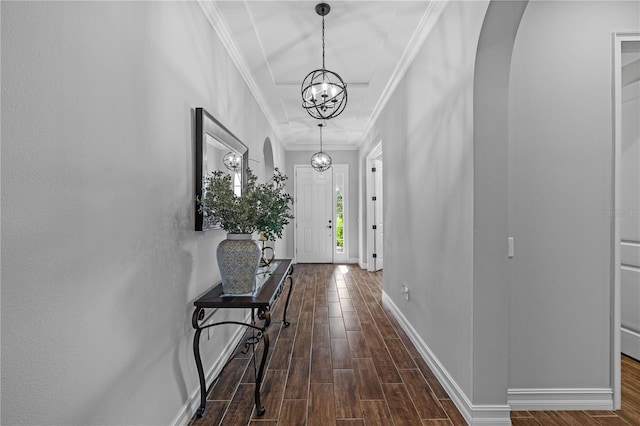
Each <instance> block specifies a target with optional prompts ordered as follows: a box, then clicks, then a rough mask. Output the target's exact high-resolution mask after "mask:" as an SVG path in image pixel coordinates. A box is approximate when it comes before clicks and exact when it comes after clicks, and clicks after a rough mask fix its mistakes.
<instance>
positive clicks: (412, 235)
mask: <svg viewBox="0 0 640 426" xmlns="http://www.w3.org/2000/svg"><path fill="white" fill-rule="evenodd" d="M487 5H488V2H452V3H450V4H448V5H447V6H446V8H445V10H444V11H443V12H442V15H441V16H440V20H439V21H438V23H437V24H436V25H435V27H434V28H433V30H432V32H431V34H430V35H429V37H428V38H427V40H426V42H425V44H424V45H423V46H422V48H421V50H420V52H419V53H418V55H417V56H416V58H415V61H414V63H413V64H412V65H411V67H410V68H409V70H408V71H407V73H406V75H405V77H404V78H403V79H402V81H401V82H400V84H399V85H398V87H397V89H396V91H395V93H394V94H393V96H392V97H391V99H390V100H389V103H388V104H387V106H386V107H385V109H384V111H383V112H382V114H381V115H380V117H379V119H378V120H377V121H376V125H375V127H374V129H373V130H372V132H371V135H370V136H369V138H368V139H369V141H370V142H371V143H376V142H377V141H379V140H382V143H383V161H384V179H385V181H384V196H385V201H384V215H383V217H384V223H385V225H384V226H385V234H384V244H385V251H384V256H385V260H384V262H385V271H384V291H385V292H386V293H387V294H388V295H389V296H390V297H391V299H392V300H393V301H394V303H395V304H396V305H397V306H398V308H399V309H400V310H401V311H402V313H403V315H404V316H405V317H406V318H407V320H408V321H409V322H410V323H411V324H412V325H413V327H414V328H415V330H416V332H417V333H418V334H419V335H420V337H421V338H422V339H423V341H424V342H425V343H426V344H427V345H428V346H429V348H430V349H431V350H432V351H433V353H434V354H435V356H436V357H437V358H438V359H439V360H440V362H441V363H442V364H443V365H444V367H445V369H446V370H447V371H448V373H449V374H450V375H451V377H452V378H453V380H455V382H456V383H457V384H458V386H459V387H460V388H461V389H462V391H463V392H464V393H465V394H466V395H467V396H468V397H469V398H471V386H472V357H473V352H472V338H473V323H472V319H473V309H472V303H473V120H472V117H473V70H474V62H475V54H476V48H477V44H478V38H479V34H480V28H481V25H482V20H483V18H484V14H485V11H486V9H487ZM363 153H364V155H366V148H364V149H363ZM361 179H364V175H363V176H362V177H361ZM403 284H406V285H407V286H408V287H409V290H410V294H411V296H410V300H409V301H408V302H407V301H405V300H404V297H403V296H402V294H401V293H400V290H401V286H402V285H403Z"/></svg>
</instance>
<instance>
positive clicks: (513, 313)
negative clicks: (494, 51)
mask: <svg viewBox="0 0 640 426" xmlns="http://www.w3.org/2000/svg"><path fill="white" fill-rule="evenodd" d="M638 7H639V3H638V2H591V1H585V2H538V1H536V2H530V3H529V6H528V7H527V9H526V11H525V13H524V16H523V18H522V23H521V25H520V28H519V31H518V35H517V38H516V44H515V47H514V53H513V60H512V64H511V80H510V93H509V96H510V103H511V107H510V116H509V128H510V146H509V150H510V151H509V155H510V170H509V186H510V193H509V199H510V202H509V228H510V230H509V232H510V234H511V235H512V236H514V237H515V241H516V244H515V258H514V259H513V260H512V262H511V271H510V273H511V277H510V281H511V287H510V326H511V328H510V345H511V354H510V371H509V386H510V388H540V389H557V388H565V389H576V388H594V389H598V388H601V389H606V388H610V386H611V383H610V380H611V374H610V344H611V343H610V342H611V330H610V318H611V316H612V312H611V265H610V260H611V259H610V258H611V233H610V232H611V231H610V226H611V224H610V217H608V216H607V215H606V214H605V212H606V211H607V209H610V208H611V202H612V201H611V200H612V193H611V191H612V150H613V142H612V135H613V130H612V119H611V117H612V115H611V114H612V107H611V96H612V95H611V94H612V92H611V90H612V89H611V88H612V86H611V67H612V50H611V46H612V42H611V34H612V33H613V32H614V31H629V30H633V29H635V30H636V31H637V30H638V28H639V27H640V22H639V19H640V18H639V17H640V13H639V9H638Z"/></svg>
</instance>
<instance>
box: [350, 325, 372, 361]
mask: <svg viewBox="0 0 640 426" xmlns="http://www.w3.org/2000/svg"><path fill="white" fill-rule="evenodd" d="M347 340H348V341H349V349H350V351H351V356H352V357H353V358H367V357H370V356H371V352H369V348H368V346H367V340H366V339H365V338H364V334H363V333H362V332H361V331H347Z"/></svg>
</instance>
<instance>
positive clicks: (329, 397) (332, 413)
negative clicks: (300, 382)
mask: <svg viewBox="0 0 640 426" xmlns="http://www.w3.org/2000/svg"><path fill="white" fill-rule="evenodd" d="M335 424H336V409H335V404H334V400H333V384H332V383H312V384H311V385H310V386H309V406H308V418H307V425H308V426H332V425H334V426H335Z"/></svg>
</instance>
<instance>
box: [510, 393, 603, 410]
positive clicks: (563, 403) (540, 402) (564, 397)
mask: <svg viewBox="0 0 640 426" xmlns="http://www.w3.org/2000/svg"><path fill="white" fill-rule="evenodd" d="M507 394H508V399H507V400H508V402H509V405H510V406H511V409H512V410H613V390H612V389H609V388H591V389H590V388H567V389H560V388H559V389H508V390H507Z"/></svg>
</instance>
